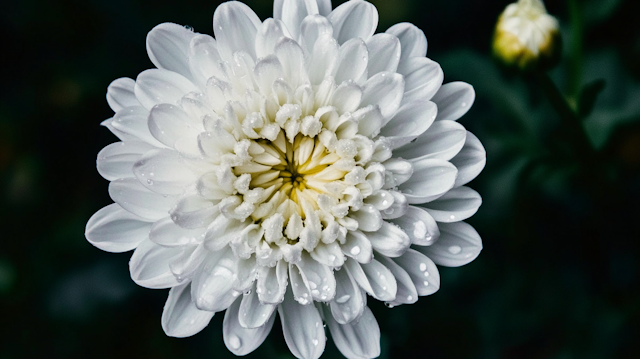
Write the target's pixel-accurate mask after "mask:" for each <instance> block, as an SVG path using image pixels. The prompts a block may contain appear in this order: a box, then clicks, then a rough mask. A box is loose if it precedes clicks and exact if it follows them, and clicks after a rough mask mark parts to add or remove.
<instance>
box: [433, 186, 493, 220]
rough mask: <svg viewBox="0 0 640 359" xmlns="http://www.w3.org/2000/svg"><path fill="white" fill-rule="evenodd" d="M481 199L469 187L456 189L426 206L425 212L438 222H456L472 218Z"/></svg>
mask: <svg viewBox="0 0 640 359" xmlns="http://www.w3.org/2000/svg"><path fill="white" fill-rule="evenodd" d="M481 204H482V198H481V197H480V195H479V194H478V192H476V191H474V190H472V189H471V188H469V187H458V188H454V189H452V190H450V191H449V192H447V193H446V194H445V195H444V196H442V197H440V198H438V199H437V200H435V201H433V202H430V203H429V204H427V205H426V207H427V208H426V210H427V211H428V212H429V214H431V216H432V217H433V218H434V219H435V220H436V221H438V222H445V223H450V222H458V221H464V220H465V219H467V218H469V217H471V216H473V215H474V214H475V213H476V212H477V211H478V208H480V205H481Z"/></svg>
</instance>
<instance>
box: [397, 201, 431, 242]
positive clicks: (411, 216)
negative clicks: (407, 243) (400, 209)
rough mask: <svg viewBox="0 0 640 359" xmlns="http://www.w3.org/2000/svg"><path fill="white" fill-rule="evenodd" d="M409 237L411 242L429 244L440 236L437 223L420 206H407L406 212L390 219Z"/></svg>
mask: <svg viewBox="0 0 640 359" xmlns="http://www.w3.org/2000/svg"><path fill="white" fill-rule="evenodd" d="M391 221H392V222H393V223H395V224H397V225H398V226H400V228H402V230H403V231H404V232H405V233H407V234H408V235H409V238H411V244H416V245H419V246H429V245H431V244H432V243H433V242H435V241H436V240H437V239H438V237H439V236H440V230H439V229H438V224H437V223H436V221H435V220H434V219H433V217H431V215H430V214H429V212H427V211H426V210H425V209H423V208H420V207H414V206H409V208H407V212H406V213H405V214H404V215H403V216H402V217H398V218H396V219H393V220H391Z"/></svg>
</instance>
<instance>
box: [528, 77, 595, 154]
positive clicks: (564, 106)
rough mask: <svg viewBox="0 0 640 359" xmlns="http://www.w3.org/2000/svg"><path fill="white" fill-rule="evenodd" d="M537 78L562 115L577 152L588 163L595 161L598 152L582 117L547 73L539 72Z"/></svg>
mask: <svg viewBox="0 0 640 359" xmlns="http://www.w3.org/2000/svg"><path fill="white" fill-rule="evenodd" d="M537 78H538V82H539V83H540V87H542V90H543V92H544V93H545V95H547V97H548V98H549V101H550V102H551V105H552V106H553V108H554V109H555V110H556V112H557V113H558V115H560V119H561V120H562V122H563V124H564V126H565V127H566V128H567V130H568V131H569V133H570V136H571V140H572V141H573V142H574V144H575V146H576V150H577V151H579V152H578V153H579V154H581V155H583V156H582V157H583V158H584V159H586V160H588V161H589V160H593V159H594V156H595V154H596V151H595V150H594V148H593V146H592V145H591V141H589V138H588V137H587V133H586V132H585V130H584V127H583V125H582V120H581V118H580V116H578V114H577V113H576V111H575V110H574V109H573V108H572V107H571V105H570V104H569V102H567V99H566V98H565V97H564V95H563V94H562V92H560V89H559V88H558V86H556V84H555V83H554V82H553V80H551V78H550V77H549V75H548V74H547V73H543V72H539V73H538V74H537Z"/></svg>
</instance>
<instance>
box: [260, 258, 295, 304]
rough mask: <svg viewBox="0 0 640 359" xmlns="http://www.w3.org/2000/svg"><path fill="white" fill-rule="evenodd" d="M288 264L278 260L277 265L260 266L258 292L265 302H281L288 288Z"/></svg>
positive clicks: (261, 300) (261, 299) (262, 301)
mask: <svg viewBox="0 0 640 359" xmlns="http://www.w3.org/2000/svg"><path fill="white" fill-rule="evenodd" d="M288 269H289V268H288V266H287V263H286V262H285V261H278V264H277V265H276V266H275V267H260V268H259V269H258V281H257V284H256V292H257V293H258V298H259V299H260V302H261V303H263V304H280V303H281V302H282V300H283V299H284V293H285V292H286V290H287V283H288V282H287V278H288V275H287V273H288Z"/></svg>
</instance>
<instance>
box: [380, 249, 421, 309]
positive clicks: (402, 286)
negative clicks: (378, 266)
mask: <svg viewBox="0 0 640 359" xmlns="http://www.w3.org/2000/svg"><path fill="white" fill-rule="evenodd" d="M378 257H379V258H378V260H379V261H380V263H382V264H383V265H384V266H385V267H387V268H389V270H390V271H391V273H393V276H394V277H395V278H396V283H397V285H398V290H397V291H396V299H394V300H393V301H391V302H389V304H390V305H391V306H396V305H400V304H413V303H415V302H417V301H418V291H417V290H416V286H415V285H414V284H413V281H412V279H411V277H410V276H409V274H408V273H407V272H406V271H405V270H404V269H402V267H400V266H399V265H397V264H396V263H395V262H394V261H393V260H391V259H390V258H387V257H385V256H378Z"/></svg>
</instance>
